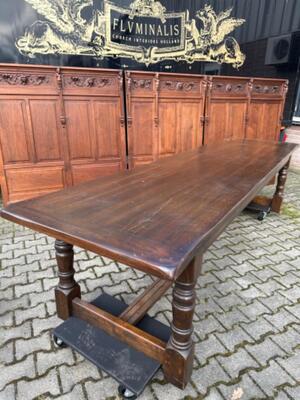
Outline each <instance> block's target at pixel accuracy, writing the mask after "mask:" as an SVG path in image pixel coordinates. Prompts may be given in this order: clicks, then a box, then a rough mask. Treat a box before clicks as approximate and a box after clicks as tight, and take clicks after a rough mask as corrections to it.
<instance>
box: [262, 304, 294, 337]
mask: <svg viewBox="0 0 300 400" xmlns="http://www.w3.org/2000/svg"><path fill="white" fill-rule="evenodd" d="M263 318H265V319H266V320H267V321H268V322H269V323H270V324H272V325H273V326H275V327H276V328H277V329H278V330H279V331H282V330H283V328H284V326H285V325H288V324H290V323H292V322H294V321H295V317H294V316H293V315H292V314H290V313H289V312H288V311H287V310H285V309H284V308H282V309H280V311H278V312H277V313H276V314H272V315H264V317H263Z"/></svg>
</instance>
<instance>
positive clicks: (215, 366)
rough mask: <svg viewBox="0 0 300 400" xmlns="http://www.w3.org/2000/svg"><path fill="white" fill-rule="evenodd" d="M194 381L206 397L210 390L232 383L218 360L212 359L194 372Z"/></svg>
mask: <svg viewBox="0 0 300 400" xmlns="http://www.w3.org/2000/svg"><path fill="white" fill-rule="evenodd" d="M192 380H193V382H194V384H195V386H196V388H197V390H198V391H199V392H200V393H201V395H205V394H206V393H207V392H208V391H209V389H210V388H212V387H215V386H217V385H218V384H221V383H228V382H230V377H229V375H228V374H227V373H226V372H225V371H224V369H223V368H221V366H220V365H219V363H218V362H217V361H216V359H215V358H212V359H211V360H210V361H209V363H208V364H207V365H205V366H204V367H200V368H199V369H196V370H194V372H193V376H192ZM170 398H171V399H172V397H170Z"/></svg>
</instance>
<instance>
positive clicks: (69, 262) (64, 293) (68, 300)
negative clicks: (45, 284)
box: [55, 240, 80, 320]
mask: <svg viewBox="0 0 300 400" xmlns="http://www.w3.org/2000/svg"><path fill="white" fill-rule="evenodd" d="M55 251H56V260H57V264H58V270H59V271H58V277H59V282H58V286H57V288H56V289H55V299H56V308H57V315H58V317H59V318H61V319H64V320H65V319H67V318H69V317H70V316H71V315H72V300H73V299H74V298H75V297H80V286H79V285H78V283H76V281H75V280H74V273H75V271H74V268H73V259H74V252H73V246H72V245H71V244H68V243H65V242H63V241H62V240H56V241H55Z"/></svg>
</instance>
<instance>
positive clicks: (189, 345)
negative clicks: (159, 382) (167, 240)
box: [163, 255, 202, 389]
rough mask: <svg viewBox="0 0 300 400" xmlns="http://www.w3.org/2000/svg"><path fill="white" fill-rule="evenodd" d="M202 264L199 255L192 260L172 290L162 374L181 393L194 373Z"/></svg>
mask: <svg viewBox="0 0 300 400" xmlns="http://www.w3.org/2000/svg"><path fill="white" fill-rule="evenodd" d="M201 264H202V255H201V256H198V257H196V258H194V259H193V260H192V261H191V263H190V264H189V265H188V266H187V268H186V269H185V270H184V272H183V273H182V274H181V275H180V276H179V278H178V279H177V280H176V282H175V285H174V289H173V303H172V307H173V322H172V325H171V329H172V334H171V337H170V339H169V342H168V344H167V348H166V351H165V361H164V364H163V371H164V375H165V378H166V380H167V381H168V382H170V383H172V384H173V385H175V386H177V387H179V388H180V389H184V388H185V386H186V385H187V383H188V382H189V380H190V377H191V375H192V370H193V359H194V343H193V340H192V333H193V315H194V309H195V297H196V294H195V285H196V282H197V278H198V275H199V272H200V268H201Z"/></svg>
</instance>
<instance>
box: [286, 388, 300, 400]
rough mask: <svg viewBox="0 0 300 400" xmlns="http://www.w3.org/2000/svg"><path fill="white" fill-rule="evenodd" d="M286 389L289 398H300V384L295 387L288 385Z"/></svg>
mask: <svg viewBox="0 0 300 400" xmlns="http://www.w3.org/2000/svg"><path fill="white" fill-rule="evenodd" d="M284 391H285V392H286V393H287V394H288V395H289V396H290V397H289V398H292V399H295V400H298V399H300V385H298V386H295V387H287V388H285V389H284Z"/></svg>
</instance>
